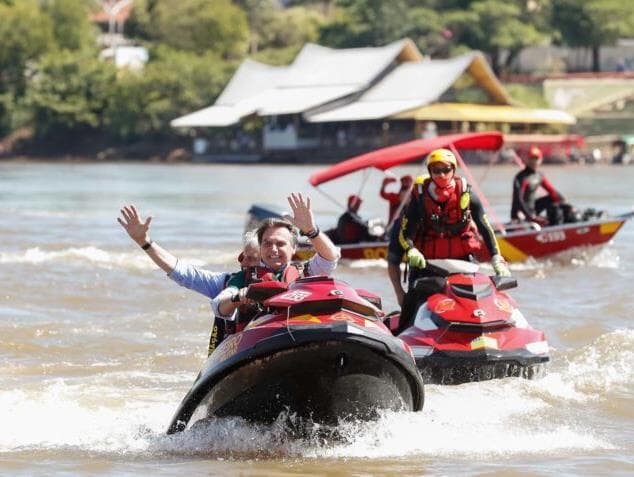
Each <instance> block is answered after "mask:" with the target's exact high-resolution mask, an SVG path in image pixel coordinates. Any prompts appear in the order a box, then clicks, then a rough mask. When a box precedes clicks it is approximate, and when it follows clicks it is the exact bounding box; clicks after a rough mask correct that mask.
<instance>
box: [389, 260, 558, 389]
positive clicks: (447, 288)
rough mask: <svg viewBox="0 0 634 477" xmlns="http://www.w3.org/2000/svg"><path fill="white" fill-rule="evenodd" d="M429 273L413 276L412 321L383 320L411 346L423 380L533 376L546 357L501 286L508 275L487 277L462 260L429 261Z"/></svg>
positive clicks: (510, 283)
mask: <svg viewBox="0 0 634 477" xmlns="http://www.w3.org/2000/svg"><path fill="white" fill-rule="evenodd" d="M427 267H428V269H430V270H429V271H430V272H431V273H432V274H433V275H434V276H427V277H423V278H419V279H418V280H416V282H415V283H414V286H413V289H412V290H410V291H409V292H408V293H410V294H411V293H413V294H414V296H415V297H419V300H418V303H419V304H418V307H417V308H416V311H415V316H414V317H411V318H413V322H412V321H411V320H409V321H410V322H408V323H401V322H400V320H401V316H400V315H398V314H393V315H391V316H390V317H389V318H388V320H387V321H388V323H389V326H390V329H392V330H393V331H394V332H395V333H397V335H398V337H399V338H401V339H402V340H403V341H405V342H406V343H407V344H408V345H410V347H411V348H412V352H413V353H414V357H415V359H416V364H417V365H418V367H419V369H420V371H421V373H422V375H423V379H424V380H425V382H426V383H434V384H461V383H466V382H471V381H483V380H488V379H496V378H504V377H511V376H516V377H525V378H529V379H530V378H533V377H536V376H538V375H539V374H540V373H541V371H542V367H543V364H544V363H546V362H547V361H548V360H549V357H548V343H547V341H546V338H545V336H544V333H543V332H542V331H539V330H536V329H533V328H531V327H530V326H529V325H528V323H527V321H526V319H525V318H524V316H523V315H522V313H521V311H520V310H519V308H518V307H517V304H516V302H515V301H514V300H513V298H512V297H511V296H509V295H508V294H507V293H506V292H505V290H508V289H511V288H514V287H516V286H517V281H516V280H515V279H514V278H512V277H489V276H487V275H484V274H482V273H479V272H478V268H479V267H478V265H476V264H474V263H470V262H466V261H462V260H449V259H448V260H429V262H428V265H427Z"/></svg>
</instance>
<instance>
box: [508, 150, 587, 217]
mask: <svg viewBox="0 0 634 477" xmlns="http://www.w3.org/2000/svg"><path fill="white" fill-rule="evenodd" d="M543 159H544V155H543V153H542V151H541V149H539V148H538V147H537V146H533V147H531V148H530V149H529V151H528V155H527V157H526V158H525V159H524V164H525V165H526V167H524V169H522V170H521V171H520V172H518V173H517V174H516V176H515V178H514V180H513V203H512V205H511V220H513V221H516V222H521V221H525V220H530V221H532V222H536V223H538V224H540V225H546V224H548V223H549V222H550V223H551V224H553V225H554V224H557V223H561V222H564V221H567V222H573V221H574V220H570V218H569V217H568V219H567V220H565V219H564V217H563V216H561V217H560V215H562V214H565V215H567V216H568V215H571V214H572V213H573V212H574V209H573V208H572V207H571V206H570V205H568V204H566V203H565V199H564V197H563V195H561V194H560V193H559V192H558V191H557V190H556V189H555V188H554V187H553V185H552V184H551V183H550V181H549V180H548V179H546V177H545V176H544V174H543V173H541V172H540V171H539V170H538V169H539V166H540V165H541V164H542V161H543ZM540 188H542V189H544V190H545V191H546V193H547V195H544V196H543V197H540V198H537V193H538V191H539V189H540ZM543 211H546V212H547V214H548V219H547V218H546V217H543V216H541V215H540V214H541V213H542V212H543Z"/></svg>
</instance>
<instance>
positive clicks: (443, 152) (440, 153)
mask: <svg viewBox="0 0 634 477" xmlns="http://www.w3.org/2000/svg"><path fill="white" fill-rule="evenodd" d="M437 162H444V163H445V164H450V165H451V166H452V167H453V168H454V170H455V169H456V168H457V167H458V161H457V160H456V156H454V154H453V152H451V151H450V150H449V149H435V150H433V151H432V152H430V153H429V156H427V169H429V168H430V167H431V166H432V165H433V164H436V163H437Z"/></svg>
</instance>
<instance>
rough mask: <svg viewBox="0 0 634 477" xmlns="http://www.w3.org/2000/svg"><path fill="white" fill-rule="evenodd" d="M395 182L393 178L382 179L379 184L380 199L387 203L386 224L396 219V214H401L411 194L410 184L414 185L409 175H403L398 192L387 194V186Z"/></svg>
mask: <svg viewBox="0 0 634 477" xmlns="http://www.w3.org/2000/svg"><path fill="white" fill-rule="evenodd" d="M394 182H396V178H395V177H386V178H385V179H383V183H382V184H381V191H380V194H381V197H382V198H384V199H385V200H387V201H388V202H389V204H390V205H389V207H390V211H389V215H388V220H387V223H388V224H391V223H392V222H394V220H395V219H396V216H397V214H399V213H400V212H401V209H402V208H403V206H404V205H405V204H406V202H407V201H408V200H409V196H410V194H411V192H412V184H414V179H413V177H412V176H410V175H405V176H403V177H401V180H400V182H401V186H400V188H399V191H398V192H388V191H386V190H385V188H386V187H387V186H388V185H389V184H392V183H394Z"/></svg>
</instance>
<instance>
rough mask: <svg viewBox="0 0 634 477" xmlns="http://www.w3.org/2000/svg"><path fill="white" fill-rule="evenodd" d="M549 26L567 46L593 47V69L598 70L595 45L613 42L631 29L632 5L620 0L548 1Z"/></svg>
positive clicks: (597, 48) (632, 22) (633, 27)
mask: <svg viewBox="0 0 634 477" xmlns="http://www.w3.org/2000/svg"><path fill="white" fill-rule="evenodd" d="M552 2H553V8H552V26H553V27H554V28H555V29H556V30H557V31H558V32H559V33H560V35H561V39H562V41H563V42H564V43H565V44H567V45H569V46H573V47H574V46H579V47H587V48H591V49H592V50H593V70H594V71H599V69H600V57H599V48H600V47H601V46H605V45H613V44H614V43H615V42H616V40H617V39H618V38H619V37H621V36H626V35H631V34H632V32H633V31H634V8H633V6H632V4H631V3H630V2H622V1H620V0H552Z"/></svg>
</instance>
